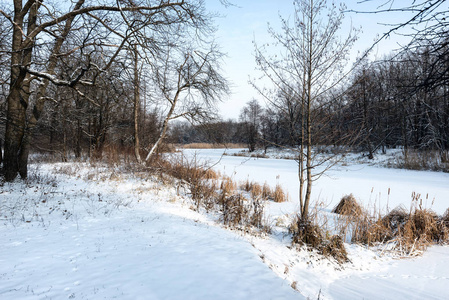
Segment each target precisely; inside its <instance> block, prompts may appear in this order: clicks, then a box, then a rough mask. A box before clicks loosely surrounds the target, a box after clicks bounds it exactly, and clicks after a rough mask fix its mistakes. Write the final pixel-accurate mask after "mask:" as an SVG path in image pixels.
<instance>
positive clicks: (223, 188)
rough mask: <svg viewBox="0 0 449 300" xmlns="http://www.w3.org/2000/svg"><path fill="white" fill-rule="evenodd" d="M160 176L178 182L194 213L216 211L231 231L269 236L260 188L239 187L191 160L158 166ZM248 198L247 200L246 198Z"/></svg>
mask: <svg viewBox="0 0 449 300" xmlns="http://www.w3.org/2000/svg"><path fill="white" fill-rule="evenodd" d="M158 166H159V170H160V171H161V173H165V174H169V175H170V176H173V177H174V178H177V179H178V180H179V182H178V183H177V184H178V186H179V185H181V186H183V187H184V188H186V190H187V191H188V192H189V193H190V195H191V197H192V200H193V202H194V204H195V205H194V209H196V210H200V209H202V208H204V209H206V211H218V212H219V213H220V215H221V216H220V219H221V221H222V222H223V224H224V225H226V226H229V227H231V228H238V229H244V230H250V229H251V228H257V229H258V230H259V231H260V232H266V233H268V232H270V226H269V225H268V224H267V222H265V220H264V201H266V200H267V199H266V198H264V197H262V195H263V188H262V187H261V186H260V185H259V184H257V183H254V182H249V181H248V180H247V181H246V182H244V183H243V184H242V185H240V189H241V190H238V188H237V184H236V183H235V182H234V181H233V180H231V179H230V178H228V177H225V176H220V175H219V174H218V173H216V172H214V171H213V170H212V169H210V168H208V167H207V166H205V165H199V163H198V162H197V160H196V159H195V158H194V159H192V160H191V161H189V160H186V159H185V158H184V157H181V158H177V159H173V160H171V161H168V160H164V161H159V162H158ZM249 196H250V197H249Z"/></svg>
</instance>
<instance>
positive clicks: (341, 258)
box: [321, 235, 349, 264]
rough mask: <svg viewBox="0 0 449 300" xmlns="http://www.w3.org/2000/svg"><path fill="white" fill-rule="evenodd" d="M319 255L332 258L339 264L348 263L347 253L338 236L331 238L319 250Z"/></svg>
mask: <svg viewBox="0 0 449 300" xmlns="http://www.w3.org/2000/svg"><path fill="white" fill-rule="evenodd" d="M321 253H322V254H323V255H324V256H330V257H333V258H334V259H335V260H336V261H337V262H339V263H340V264H342V263H345V262H348V261H349V259H348V252H347V251H346V248H345V245H344V243H343V239H342V238H341V236H339V235H333V236H331V237H330V238H329V240H328V241H326V243H325V245H324V246H323V247H322V248H321Z"/></svg>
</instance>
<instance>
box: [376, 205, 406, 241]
mask: <svg viewBox="0 0 449 300" xmlns="http://www.w3.org/2000/svg"><path fill="white" fill-rule="evenodd" d="M409 215H410V213H409V212H407V210H406V209H405V207H404V206H402V205H401V206H398V207H396V208H394V209H393V210H392V211H390V212H389V213H388V214H387V215H385V216H384V217H383V218H382V223H383V224H384V225H385V226H386V227H388V228H389V229H390V230H391V231H392V235H394V234H396V233H397V231H398V229H399V228H400V227H401V226H403V225H404V224H405V222H407V220H408V218H409Z"/></svg>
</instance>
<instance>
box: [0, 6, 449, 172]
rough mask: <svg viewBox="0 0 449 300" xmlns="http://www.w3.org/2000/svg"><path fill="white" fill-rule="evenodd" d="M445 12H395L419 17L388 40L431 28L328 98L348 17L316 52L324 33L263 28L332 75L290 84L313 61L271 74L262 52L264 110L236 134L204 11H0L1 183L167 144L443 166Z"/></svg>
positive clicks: (336, 22)
mask: <svg viewBox="0 0 449 300" xmlns="http://www.w3.org/2000/svg"><path fill="white" fill-rule="evenodd" d="M443 2H444V1H423V2H422V3H421V4H420V6H416V7H414V6H404V7H401V8H400V9H402V10H404V11H408V10H413V11H414V12H416V13H415V16H414V18H413V19H411V20H410V21H409V22H407V23H406V24H400V25H398V26H397V27H396V28H391V30H390V31H393V30H395V29H397V28H399V27H402V26H413V25H414V24H415V25H416V24H423V23H425V22H426V21H427V23H426V24H427V25H426V26H425V27H422V29H420V30H416V32H414V34H413V36H411V42H410V44H408V45H407V46H404V48H403V49H402V50H401V51H400V52H398V53H394V54H391V55H388V56H385V57H383V58H382V59H380V60H376V61H370V60H369V59H368V58H367V56H362V57H361V58H360V59H359V60H358V61H356V62H355V63H353V67H352V68H351V71H350V72H348V73H347V74H344V76H340V77H339V78H338V80H337V81H335V82H333V81H332V80H327V83H326V84H324V83H323V82H321V81H323V80H326V79H329V78H331V77H326V76H328V75H329V76H334V77H335V74H336V73H335V70H337V69H339V68H340V69H341V66H342V64H343V63H347V60H346V58H345V56H346V54H347V51H348V49H349V48H350V47H351V45H352V43H353V41H354V39H355V38H356V35H357V33H356V32H351V33H350V34H349V35H348V37H347V39H346V40H345V42H346V44H344V45H343V44H338V43H337V42H336V38H337V37H338V36H337V35H336V32H337V29H338V28H339V26H340V25H341V20H342V17H343V13H344V11H342V10H341V9H340V10H338V9H334V10H333V11H332V13H331V17H330V20H329V23H328V24H329V25H328V26H327V28H324V29H323V30H324V32H325V33H326V34H329V33H331V35H330V36H332V38H333V40H330V41H329V42H328V43H327V44H320V42H321V40H322V36H321V35H320V34H321V33H319V32H316V33H314V35H313V36H309V37H307V35H306V34H305V32H302V35H301V30H303V29H301V30H299V31H298V28H299V27H298V26H295V24H293V25H290V27H289V26H288V25H289V24H287V22H286V20H283V22H285V26H284V27H283V29H282V30H281V33H279V34H277V33H275V32H273V30H272V29H270V28H269V29H268V31H269V32H270V34H271V35H272V37H273V39H274V40H276V39H277V40H278V42H280V43H281V44H282V42H283V41H287V40H288V38H289V37H290V38H291V40H294V39H297V41H302V42H306V41H309V40H310V41H311V42H313V43H315V44H316V47H315V48H314V49H318V50H320V51H321V50H323V52H324V51H326V52H329V53H332V55H333V58H332V59H330V57H327V58H326V59H327V60H332V61H333V63H332V65H330V64H329V65H326V64H325V63H324V62H325V61H324V60H323V57H320V58H319V59H321V60H323V61H321V62H320V64H316V65H312V62H311V63H310V65H309V66H308V67H307V66H306V67H307V68H306V67H304V68H303V70H305V71H304V74H306V73H305V72H306V71H307V70H310V74H312V71H314V70H316V71H317V72H316V73H320V72H321V74H322V75H323V76H322V77H323V78H313V77H311V76H301V75H298V76H296V78H293V79H292V78H291V77H292V73H294V72H297V74H301V72H302V71H301V70H299V68H300V67H301V59H303V60H302V61H305V56H304V57H302V58H301V57H299V58H295V57H294V56H293V55H290V56H289V54H286V55H284V56H283V57H282V58H281V59H280V60H279V61H274V60H273V59H272V57H270V55H271V54H270V53H268V52H265V51H266V45H258V44H257V43H256V44H255V57H254V59H255V60H256V62H257V64H258V67H259V71H260V72H261V73H262V74H263V75H264V76H265V77H267V78H269V79H270V80H271V81H272V83H273V87H270V88H267V87H260V86H257V83H256V82H253V83H252V84H253V85H254V88H255V89H256V90H258V91H259V92H260V95H261V97H260V99H258V100H256V99H241V101H242V102H246V103H247V104H246V106H245V107H244V108H243V109H242V111H241V112H240V117H239V119H238V120H223V119H222V118H221V117H220V114H219V112H217V111H216V109H215V105H216V103H217V102H219V101H220V100H221V99H222V98H223V96H224V95H226V94H227V93H228V92H229V86H228V84H229V82H228V80H227V79H226V78H224V77H223V75H222V74H221V73H220V64H221V63H222V62H223V59H224V58H223V55H224V53H221V52H220V49H219V47H218V45H216V44H215V43H214V41H213V39H212V38H210V36H212V35H213V31H214V26H213V20H214V17H215V15H214V13H211V12H208V11H206V10H205V7H204V3H203V1H179V2H167V3H165V2H164V1H162V2H158V1H140V2H134V1H118V2H117V3H116V2H111V3H109V2H105V4H104V5H97V3H95V1H93V2H92V3H91V2H88V1H75V2H73V3H71V4H70V5H68V6H64V5H60V6H58V5H56V4H54V5H53V4H52V5H45V4H44V3H43V1H32V0H30V1H25V2H23V1H13V3H11V4H6V3H5V4H2V8H1V15H2V17H1V18H0V48H1V49H0V53H1V56H0V64H1V68H0V72H1V78H2V80H1V90H0V108H1V110H0V114H1V115H0V137H1V138H0V141H1V146H2V148H3V149H4V151H3V153H2V152H0V154H1V156H0V161H1V162H2V165H3V168H2V170H3V171H2V173H3V174H4V176H5V178H6V179H7V180H11V179H14V178H15V177H16V176H17V174H20V176H21V177H26V176H27V161H28V156H29V154H30V153H32V152H44V153H49V154H51V155H53V156H55V157H58V158H60V159H62V160H64V161H65V160H67V159H68V158H69V157H75V158H81V157H84V158H85V157H90V158H101V157H103V155H104V154H105V153H107V154H108V155H112V154H113V153H115V155H118V154H122V153H127V155H130V156H134V158H133V159H136V160H137V161H138V162H141V161H147V160H148V159H149V157H150V156H151V155H152V154H153V152H157V150H158V149H159V150H161V149H164V148H166V147H163V146H161V145H162V144H187V143H193V142H203V143H218V144H224V143H244V144H246V145H247V146H248V149H249V150H250V151H253V150H254V149H256V148H259V147H263V148H267V147H270V146H274V147H290V148H298V147H299V146H300V145H303V144H304V143H308V144H310V145H311V146H317V145H320V146H338V147H346V148H347V149H351V150H354V151H361V152H362V153H365V154H366V155H367V156H369V157H370V158H372V157H373V156H374V155H375V153H376V152H377V151H384V152H385V150H386V149H387V148H397V147H401V148H402V149H403V150H404V154H405V157H407V154H408V153H409V151H413V153H426V152H428V151H431V152H432V153H434V155H433V156H432V157H436V159H437V160H438V161H439V162H442V163H447V161H448V159H449V157H448V151H449V95H448V93H449V90H448V89H449V77H448V74H449V57H448V55H449V54H448V49H449V45H448V41H449V37H448V31H447V26H446V25H447V21H446V18H445V15H446V12H445V11H441V9H438V7H439V6H440V5H441V4H442V3H443ZM222 4H223V5H230V4H229V3H228V2H227V1H222ZM319 5H323V3H320V4H319ZM319 5H318V6H319ZM319 9H323V8H322V7H321V8H319ZM331 25H332V26H333V27H331ZM295 30H296V31H295ZM389 33H390V32H387V33H386V34H389ZM307 38H309V39H307ZM340 43H341V42H340ZM315 44H314V45H315ZM283 45H284V48H285V50H287V53H288V51H291V52H292V53H293V51H298V49H295V47H297V45H298V44H296V45H295V44H294V43H292V44H288V43H284V44H283ZM320 47H321V48H320ZM299 50H300V49H299ZM306 50H307V49H306ZM309 50H311V49H309ZM305 52H307V51H305ZM303 54H304V55H305V54H306V53H303ZM334 58H335V60H333V59H334ZM295 59H296V60H295ZM282 64H284V66H287V65H288V64H290V66H291V67H290V68H291V69H290V70H288V72H290V74H288V75H285V74H280V73H282V72H284V71H282V72H277V71H276V70H278V71H279V70H287V68H286V67H284V66H282ZM293 71H294V72H293ZM270 72H272V73H270ZM288 72H287V73H288ZM307 72H308V71H307ZM273 74H278V75H279V76H278V77H277V78H276V75H275V76H274V77H273ZM324 75H325V76H324ZM307 80H309V81H310V82H309V83H311V84H312V83H313V86H312V85H310V88H307ZM313 80H315V81H314V82H313ZM329 82H330V83H329ZM323 86H324V87H325V89H324V90H320V89H322V87H323ZM315 87H319V88H315ZM307 91H309V92H310V94H307ZM313 93H315V95H312V94H313ZM180 120H183V121H180ZM304 149H305V148H304ZM304 153H305V152H304ZM305 154H307V153H305ZM141 156H143V157H142V158H141ZM429 157H430V155H429ZM144 158H146V159H144Z"/></svg>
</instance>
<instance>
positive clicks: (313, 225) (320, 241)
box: [289, 213, 349, 264]
mask: <svg viewBox="0 0 449 300" xmlns="http://www.w3.org/2000/svg"><path fill="white" fill-rule="evenodd" d="M289 232H290V233H291V234H292V242H293V244H298V245H303V246H306V247H308V248H312V249H316V250H317V251H318V253H320V254H322V255H324V256H327V257H332V258H334V259H335V260H336V261H337V262H338V263H340V264H342V263H345V262H348V261H349V259H348V253H347V251H346V248H345V245H344V243H343V239H342V238H341V236H339V235H333V236H330V237H329V234H328V232H326V231H325V230H324V229H323V227H322V226H320V225H318V224H317V214H315V213H314V214H312V215H309V216H308V218H306V219H304V218H302V217H301V216H299V215H298V216H296V218H295V219H294V221H293V223H292V224H291V225H290V228H289Z"/></svg>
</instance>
